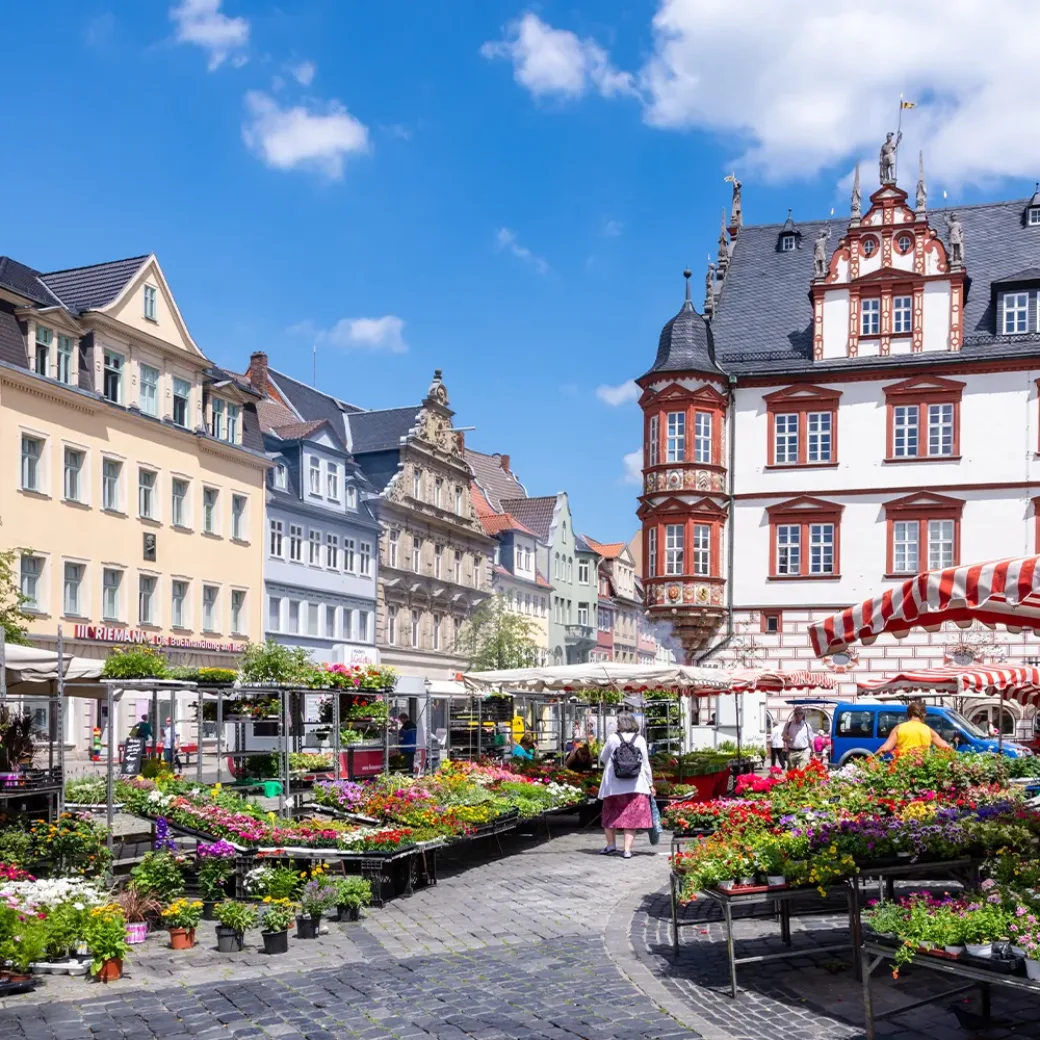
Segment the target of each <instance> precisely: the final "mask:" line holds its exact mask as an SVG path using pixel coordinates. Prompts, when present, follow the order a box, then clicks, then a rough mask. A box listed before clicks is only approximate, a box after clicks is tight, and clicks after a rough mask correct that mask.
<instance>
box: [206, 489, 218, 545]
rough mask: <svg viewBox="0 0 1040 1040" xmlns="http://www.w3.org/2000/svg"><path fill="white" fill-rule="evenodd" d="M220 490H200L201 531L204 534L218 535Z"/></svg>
mask: <svg viewBox="0 0 1040 1040" xmlns="http://www.w3.org/2000/svg"><path fill="white" fill-rule="evenodd" d="M220 526H221V525H220V488H215V487H206V486H205V485H204V486H203V488H202V531H203V533H204V534H212V535H219V534H220Z"/></svg>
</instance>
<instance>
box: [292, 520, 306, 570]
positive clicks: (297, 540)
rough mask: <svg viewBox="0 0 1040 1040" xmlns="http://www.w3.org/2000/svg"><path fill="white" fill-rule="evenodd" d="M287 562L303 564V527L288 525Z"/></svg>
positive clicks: (300, 525)
mask: <svg viewBox="0 0 1040 1040" xmlns="http://www.w3.org/2000/svg"><path fill="white" fill-rule="evenodd" d="M289 562H290V563H303V525H302V524H290V525H289Z"/></svg>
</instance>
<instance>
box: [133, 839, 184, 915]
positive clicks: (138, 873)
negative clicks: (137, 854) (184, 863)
mask: <svg viewBox="0 0 1040 1040" xmlns="http://www.w3.org/2000/svg"><path fill="white" fill-rule="evenodd" d="M129 887H130V888H132V889H134V891H136V892H143V893H144V894H146V895H147V894H151V895H153V896H154V897H155V898H156V899H158V900H159V901H160V902H163V903H168V902H170V901H171V900H173V899H175V898H176V897H177V896H179V895H181V894H182V893H183V892H184V874H183V872H182V871H181V863H180V860H179V859H178V858H177V857H176V856H175V855H174V854H173V853H172V852H168V851H165V850H163V851H160V852H146V853H145V856H144V859H142V860H141V862H140V863H138V864H137V866H136V867H134V868H133V869H132V870H131V871H130V883H129Z"/></svg>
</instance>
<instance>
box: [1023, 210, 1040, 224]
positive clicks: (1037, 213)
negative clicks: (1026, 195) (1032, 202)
mask: <svg viewBox="0 0 1040 1040" xmlns="http://www.w3.org/2000/svg"><path fill="white" fill-rule="evenodd" d="M1026 220H1027V221H1028V223H1029V226H1030V227H1040V206H1030V207H1029V210H1028V213H1027V215H1026Z"/></svg>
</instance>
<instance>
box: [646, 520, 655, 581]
mask: <svg viewBox="0 0 1040 1040" xmlns="http://www.w3.org/2000/svg"><path fill="white" fill-rule="evenodd" d="M646 560H647V575H648V576H649V577H651V578H656V577H657V528H656V527H651V528H650V530H649V531H647V533H646Z"/></svg>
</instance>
